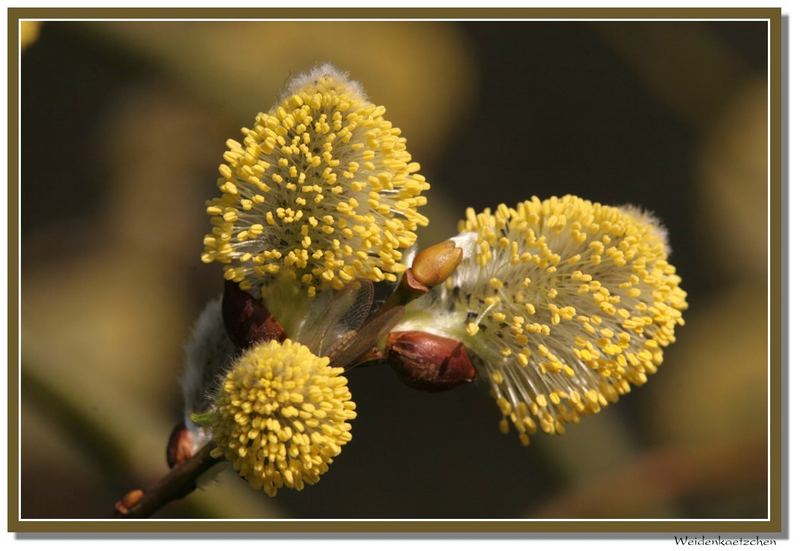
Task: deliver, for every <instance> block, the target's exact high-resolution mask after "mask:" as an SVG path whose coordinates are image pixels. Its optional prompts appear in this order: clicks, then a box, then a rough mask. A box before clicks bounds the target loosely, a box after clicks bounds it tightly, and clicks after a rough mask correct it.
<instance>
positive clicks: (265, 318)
mask: <svg viewBox="0 0 800 551" xmlns="http://www.w3.org/2000/svg"><path fill="white" fill-rule="evenodd" d="M222 319H223V321H224V322H225V330H226V331H227V332H228V336H229V337H230V338H231V341H233V344H235V345H236V346H238V347H239V348H250V347H251V346H253V345H254V344H257V343H259V342H265V341H270V340H276V341H283V340H284V339H285V338H286V333H285V332H284V331H283V327H281V324H280V323H278V320H276V319H275V318H274V317H272V314H270V313H269V310H267V308H266V307H265V306H264V304H263V303H262V302H261V300H260V299H257V298H255V297H253V296H252V295H251V294H250V293H248V292H247V291H243V290H242V289H241V288H240V287H239V284H238V283H235V282H233V281H225V291H224V293H223V295H222Z"/></svg>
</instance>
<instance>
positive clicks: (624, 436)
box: [21, 22, 767, 518]
mask: <svg viewBox="0 0 800 551" xmlns="http://www.w3.org/2000/svg"><path fill="white" fill-rule="evenodd" d="M22 40H23V47H24V52H23V55H22V193H21V196H22V284H23V287H22V288H23V295H22V323H23V326H22V350H23V352H22V355H23V365H22V480H21V495H22V517H23V518H73V517H77V518H107V517H109V516H111V515H112V512H113V504H114V502H115V501H116V500H117V499H119V498H120V496H121V495H123V494H124V493H125V492H126V491H127V490H129V489H131V488H133V487H146V486H147V485H149V484H151V483H153V482H154V481H155V480H157V479H158V478H160V477H161V476H162V475H163V474H165V472H166V469H167V467H166V463H165V459H164V448H165V443H166V440H167V437H168V435H169V432H170V430H171V428H172V426H173V425H174V423H175V422H176V420H177V419H178V418H179V415H180V411H181V404H180V397H179V391H178V385H177V378H178V376H179V373H180V371H181V368H182V361H183V358H182V355H183V344H184V342H185V339H186V337H187V336H188V333H189V330H190V327H191V324H192V322H193V319H194V317H195V316H196V315H197V314H198V313H199V312H200V310H201V308H202V307H203V305H204V303H205V302H206V301H207V300H209V299H211V298H212V297H214V296H216V295H217V294H218V293H219V292H220V291H221V287H222V278H221V270H220V269H219V267H218V266H208V265H203V264H202V263H201V262H200V253H201V250H202V244H201V243H202V237H203V235H204V233H205V232H206V231H207V227H208V220H207V217H206V215H205V213H204V201H205V200H206V199H207V198H210V197H211V196H212V195H213V194H214V193H215V192H216V188H215V179H216V174H217V170H216V167H217V165H218V164H219V163H220V162H221V156H222V153H223V151H224V150H225V145H224V143H225V140H226V139H227V138H229V137H234V138H237V139H238V138H239V136H240V133H239V128H241V127H242V126H248V125H250V124H251V123H252V120H253V118H254V115H255V113H256V112H258V111H264V110H267V109H268V108H269V107H270V106H271V105H272V103H273V100H274V99H275V97H276V95H277V93H278V91H279V90H280V88H281V86H282V84H283V83H284V82H285V81H286V79H287V78H288V77H289V76H290V75H291V74H292V73H294V72H298V71H303V70H305V69H308V68H310V67H311V66H312V65H314V64H316V63H318V62H323V61H331V62H333V63H335V64H337V65H339V66H340V67H341V68H343V69H345V70H347V71H350V73H351V75H352V77H353V78H355V79H357V80H360V81H361V82H363V84H364V86H365V88H366V90H367V92H368V94H369V95H370V97H371V99H372V100H373V101H375V102H376V103H379V104H383V105H385V106H386V107H387V110H388V111H387V118H389V119H390V120H392V121H393V122H394V123H395V124H396V125H397V126H399V127H400V128H401V129H402V130H403V132H404V134H405V135H406V136H407V137H408V144H409V150H410V151H411V153H412V155H413V156H414V158H415V159H416V160H418V161H420V162H421V164H422V167H423V171H422V172H423V173H424V174H425V175H426V177H427V179H428V180H429V181H430V182H431V183H432V186H433V189H432V191H431V193H430V195H429V206H428V207H426V210H425V211H424V213H425V214H426V215H427V216H428V217H429V218H430V219H431V220H432V224H431V226H430V227H429V228H428V229H426V230H425V231H423V232H422V233H421V235H420V240H421V242H422V244H431V243H434V242H436V241H439V240H441V239H444V238H446V237H448V236H449V235H451V234H452V233H454V231H455V226H456V223H457V220H458V218H459V217H460V215H461V213H462V212H463V210H464V209H465V208H466V207H467V206H474V207H476V208H480V209H482V208H485V207H494V206H495V205H496V204H497V203H499V202H507V203H516V202H517V201H520V200H523V199H526V198H529V197H530V196H531V195H533V194H536V195H539V196H540V197H548V196H550V195H563V194H567V193H571V194H577V195H580V196H582V197H585V198H587V199H591V200H594V201H600V202H604V203H610V204H623V203H633V204H636V205H641V206H642V207H644V208H646V209H648V210H652V211H653V212H654V213H655V214H656V215H657V216H658V217H660V218H661V220H663V222H664V224H665V225H666V227H667V228H668V230H669V232H670V236H671V243H672V249H673V254H672V257H671V260H672V262H673V263H674V264H675V265H676V266H677V269H678V273H679V274H681V276H682V277H683V278H684V283H683V285H684V288H685V289H686V290H687V292H688V295H689V304H690V307H689V310H688V311H687V312H686V314H685V319H686V326H685V327H684V328H682V329H679V330H678V335H677V337H678V339H677V343H676V344H675V345H674V346H672V347H670V348H668V349H667V350H666V354H665V362H664V364H663V365H662V367H661V368H660V370H659V373H658V374H656V375H655V376H654V377H652V378H651V380H650V382H649V383H648V384H647V385H645V386H644V387H642V388H638V389H634V391H633V392H632V393H631V394H630V395H628V396H626V397H624V398H623V399H622V400H621V402H620V403H619V404H617V405H615V406H613V407H610V408H608V409H607V410H606V411H604V412H602V413H601V414H599V415H596V416H592V417H589V418H586V419H584V420H583V421H582V422H581V424H580V425H577V426H571V427H568V430H567V433H566V435H564V436H561V437H547V436H544V435H541V436H536V437H534V438H533V443H532V445H531V446H530V447H529V448H523V447H521V446H520V445H519V443H518V441H517V439H516V437H515V436H513V435H509V436H504V435H502V434H500V432H499V431H498V430H497V421H498V419H499V412H497V411H496V406H495V405H494V403H493V401H492V400H491V399H490V398H489V397H488V393H487V392H486V389H485V387H482V386H478V385H473V386H468V387H466V388H464V387H462V388H458V389H456V390H454V391H451V392H449V393H443V394H435V395H434V394H425V393H419V392H416V391H414V390H411V389H409V388H407V387H405V386H403V385H402V384H400V383H399V381H398V380H397V379H396V377H395V375H394V374H393V373H392V372H391V370H390V369H389V368H387V367H385V366H376V367H371V368H365V369H360V370H357V371H354V372H351V376H350V377H349V378H350V381H351V390H352V392H353V394H354V398H355V401H356V402H357V404H358V419H357V420H356V421H355V423H354V429H353V436H354V439H353V441H352V442H351V443H350V444H349V445H348V446H347V447H345V449H344V451H343V453H342V455H341V456H339V457H338V458H337V459H336V460H335V462H334V464H333V466H332V468H331V470H330V472H329V473H328V474H326V475H325V476H324V477H323V478H322V481H321V482H320V483H319V484H318V485H316V486H312V487H309V488H307V489H306V490H304V491H303V492H301V493H297V492H290V491H282V492H281V493H279V495H278V497H277V498H273V499H271V498H268V497H266V496H265V495H263V494H260V493H257V492H255V491H253V490H251V489H250V488H249V487H248V486H247V484H246V483H244V482H243V481H241V480H239V479H238V478H237V477H236V475H235V474H234V473H233V472H232V471H230V470H229V471H226V472H224V473H223V474H222V475H221V476H220V478H219V480H218V481H217V482H216V483H212V484H211V485H209V486H207V487H205V488H204V489H202V490H201V491H198V492H195V493H194V494H193V495H191V497H189V498H187V499H185V500H183V501H180V502H177V503H173V504H171V505H170V506H168V507H165V508H164V509H163V510H162V511H161V512H160V513H159V516H162V517H175V518H181V517H209V518H212V517H236V518H285V517H302V518H317V517H335V518H370V517H381V518H468V517H475V518H622V517H624V518H662V517H663V518H688V517H692V518H752V517H764V516H766V507H767V478H766V469H767V448H766V428H767V414H766V411H767V401H766V392H767V389H766V375H767V363H766V360H767V330H766V327H767V325H766V314H767V294H766V292H767V291H766V289H767V287H766V276H767V272H766V261H767V232H766V228H767V219H766V209H767V195H766V183H767V182H766V175H767V164H766V163H767V148H766V145H767V80H766V75H767V69H766V63H767V50H766V45H767V27H766V23H758V22H644V23H640V22H602V23H601V22H594V23H593V22H84V23H81V22H47V23H44V24H43V25H41V26H40V25H38V24H34V23H26V24H24V29H23V33H22Z"/></svg>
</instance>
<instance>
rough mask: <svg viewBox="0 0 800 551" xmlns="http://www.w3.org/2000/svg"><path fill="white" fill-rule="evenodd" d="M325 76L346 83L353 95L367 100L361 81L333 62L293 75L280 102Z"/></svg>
mask: <svg viewBox="0 0 800 551" xmlns="http://www.w3.org/2000/svg"><path fill="white" fill-rule="evenodd" d="M323 77H331V78H333V79H334V80H337V81H339V82H341V83H343V84H345V85H346V86H347V87H348V89H349V91H350V93H352V94H353V95H355V96H356V97H358V98H360V99H362V100H364V101H366V100H367V94H366V93H365V92H364V87H363V86H361V83H360V82H357V81H355V80H351V79H350V74H349V73H347V72H345V71H342V70H340V69H338V68H336V67H335V66H334V65H332V64H331V63H322V64H321V65H317V66H316V67H314V68H313V69H311V70H310V71H307V72H305V73H300V74H297V75H294V76H293V77H291V78H290V79H289V81H288V82H287V84H286V86H285V87H284V91H283V93H282V94H281V95H280V98H279V100H278V103H281V102H283V101H284V100H285V99H286V98H288V97H290V96H292V95H293V94H295V93H296V92H297V91H298V90H300V89H302V88H305V87H306V86H309V85H311V84H313V83H314V82H316V81H317V80H319V79H321V78H323Z"/></svg>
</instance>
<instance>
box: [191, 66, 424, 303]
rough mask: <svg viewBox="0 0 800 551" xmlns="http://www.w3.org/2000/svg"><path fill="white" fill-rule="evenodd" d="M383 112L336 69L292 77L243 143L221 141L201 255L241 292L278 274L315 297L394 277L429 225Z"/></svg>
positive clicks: (420, 186)
mask: <svg viewBox="0 0 800 551" xmlns="http://www.w3.org/2000/svg"><path fill="white" fill-rule="evenodd" d="M385 111H386V110H385V108H384V107H382V106H378V105H375V104H373V103H370V102H369V101H368V100H367V99H366V97H365V96H364V93H363V91H362V90H361V88H360V86H359V85H358V84H357V83H354V82H352V81H350V80H348V79H347V78H346V75H343V74H342V73H340V72H339V71H337V70H336V69H334V68H333V67H331V66H328V65H325V66H322V67H319V68H317V69H315V70H314V71H312V72H311V73H309V74H308V75H304V76H301V77H299V78H297V79H295V80H294V81H293V82H292V83H291V84H290V86H289V88H288V90H287V93H286V94H285V95H284V97H283V98H282V99H281V100H280V101H279V103H278V104H277V105H276V106H275V107H273V108H272V109H271V110H270V111H269V112H268V113H259V114H258V115H257V116H256V120H255V125H254V126H253V128H252V129H250V128H244V129H242V132H243V134H244V140H243V141H242V142H241V143H240V142H237V141H235V140H228V148H229V150H228V151H227V152H226V153H225V154H224V155H223V158H224V161H225V162H224V164H222V165H220V167H219V173H220V178H219V180H218V186H219V189H220V191H221V195H220V196H219V197H217V198H215V199H213V200H211V201H210V202H208V204H207V213H208V214H209V216H210V217H211V222H212V226H213V228H212V232H211V233H210V234H208V235H206V236H205V239H204V245H205V253H204V254H203V256H202V259H203V261H204V262H221V263H223V264H224V265H225V266H226V268H225V272H224V274H225V278H226V279H229V280H233V281H236V282H239V283H240V285H241V287H242V288H243V289H255V290H257V289H259V288H260V287H261V286H262V285H263V283H264V282H265V280H268V279H269V278H270V277H272V276H274V275H276V274H282V275H288V276H290V277H292V278H294V279H296V280H297V281H298V282H299V284H300V285H302V286H303V288H305V289H306V290H307V292H308V294H309V295H310V296H313V295H314V294H315V293H316V292H317V290H325V289H329V288H332V289H342V288H343V287H344V286H345V285H347V284H348V283H349V282H351V281H353V280H358V279H366V280H370V281H375V282H378V281H384V280H386V281H395V280H396V279H397V274H398V273H401V272H402V271H404V270H405V266H404V265H403V264H402V262H401V260H402V252H403V250H404V249H406V248H408V247H410V246H411V245H413V244H414V242H415V241H416V230H417V228H418V227H419V226H425V225H427V223H428V221H427V219H426V218H425V217H424V216H422V215H421V214H419V212H417V209H418V207H420V206H422V205H424V204H425V202H426V199H425V197H424V196H423V195H422V192H424V191H425V190H427V189H429V184H428V183H427V182H426V181H425V178H424V177H423V176H422V175H421V174H419V173H418V171H419V170H420V166H419V164H418V163H415V162H412V160H411V155H410V154H409V153H408V151H407V150H406V140H405V138H403V137H401V135H400V130H399V129H398V128H396V127H394V126H393V125H392V123H391V122H390V121H388V120H386V119H384V117H383V115H384V113H385Z"/></svg>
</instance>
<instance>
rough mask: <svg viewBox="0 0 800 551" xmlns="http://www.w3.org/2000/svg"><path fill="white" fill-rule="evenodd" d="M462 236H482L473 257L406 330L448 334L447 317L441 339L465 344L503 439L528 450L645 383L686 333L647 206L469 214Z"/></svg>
mask: <svg viewBox="0 0 800 551" xmlns="http://www.w3.org/2000/svg"><path fill="white" fill-rule="evenodd" d="M459 229H460V230H461V231H462V232H471V235H472V236H473V240H474V244H473V246H472V251H471V254H466V255H465V260H464V261H463V262H462V263H461V266H460V267H459V269H458V270H457V272H456V274H455V275H454V276H453V277H452V278H451V279H450V280H449V281H448V282H447V284H446V285H445V286H443V290H442V291H441V292H439V293H431V294H430V296H428V297H425V298H424V299H422V300H420V301H417V303H412V305H411V306H410V307H409V308H410V310H411V311H410V312H409V315H408V320H409V321H406V322H404V323H403V324H401V326H402V327H403V328H404V329H409V328H412V327H413V325H414V323H417V324H419V325H426V324H427V325H428V329H427V330H432V331H437V329H436V323H437V322H436V319H437V317H438V319H440V320H442V321H441V323H446V324H447V326H446V327H444V328H442V329H440V330H438V331H439V332H444V333H450V334H453V335H454V336H459V337H460V338H462V339H463V340H464V343H465V344H466V345H467V347H468V348H470V349H471V350H472V351H473V353H474V354H475V355H476V356H477V357H478V360H479V361H478V368H479V370H481V371H482V373H481V375H482V377H481V378H482V379H483V380H484V381H486V382H488V384H489V387H490V391H491V394H492V396H493V397H494V399H495V400H496V402H497V405H498V407H499V408H500V411H501V413H502V415H503V419H502V421H501V422H500V428H501V430H502V431H504V432H507V431H508V430H509V428H510V427H511V426H513V427H514V428H516V430H517V432H518V433H519V435H520V439H521V440H522V442H523V444H527V443H528V442H529V437H528V435H529V434H532V433H534V432H535V431H536V430H537V428H538V429H541V430H542V431H543V432H545V433H549V434H552V433H562V432H564V429H565V423H568V422H571V423H574V422H577V421H578V420H579V419H580V417H581V416H583V415H585V414H588V413H595V412H597V411H599V410H600V409H601V408H602V407H603V406H605V405H607V404H608V403H609V402H614V401H616V400H617V398H618V397H619V396H620V395H621V394H625V393H627V392H629V391H630V388H631V386H630V385H631V384H634V385H641V384H643V383H645V382H646V381H647V377H648V375H651V374H653V373H655V371H656V368H657V367H658V366H659V365H660V364H661V362H662V361H663V349H664V347H666V346H667V345H669V344H670V343H672V342H674V341H675V327H676V325H683V318H682V315H681V312H682V311H683V310H685V309H686V307H687V303H686V293H685V292H684V291H683V290H682V289H681V288H680V287H679V284H680V281H681V279H680V277H679V276H678V275H677V274H676V273H675V268H674V266H672V265H671V264H670V263H669V262H668V261H667V256H668V253H669V248H668V245H667V242H666V235H665V232H664V230H663V228H661V227H660V226H659V225H658V223H657V221H655V219H653V218H652V217H651V216H649V215H647V214H645V213H642V212H641V211H638V210H637V209H634V208H631V207H622V208H617V207H609V206H604V205H601V204H599V203H592V202H590V201H586V200H583V199H580V198H578V197H574V196H569V195H568V196H565V197H560V198H559V197H553V198H550V199H547V200H545V201H541V200H539V199H538V198H537V197H533V198H532V199H530V200H529V201H525V202H523V203H520V204H519V205H517V207H516V208H515V209H514V208H509V207H507V206H506V205H499V206H498V207H497V209H496V210H495V211H494V212H492V211H489V210H486V211H484V212H482V213H480V214H477V213H475V212H474V211H473V210H472V209H469V210H468V211H467V215H466V219H465V220H464V221H462V222H461V225H460V228H459ZM414 310H416V312H415V311H414ZM437 311H438V312H448V313H447V314H446V315H444V314H443V315H441V316H437ZM415 317H416V319H417V320H418V321H416V322H415V321H413V320H414V318H415ZM426 318H427V319H426ZM454 320H455V323H454Z"/></svg>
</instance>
